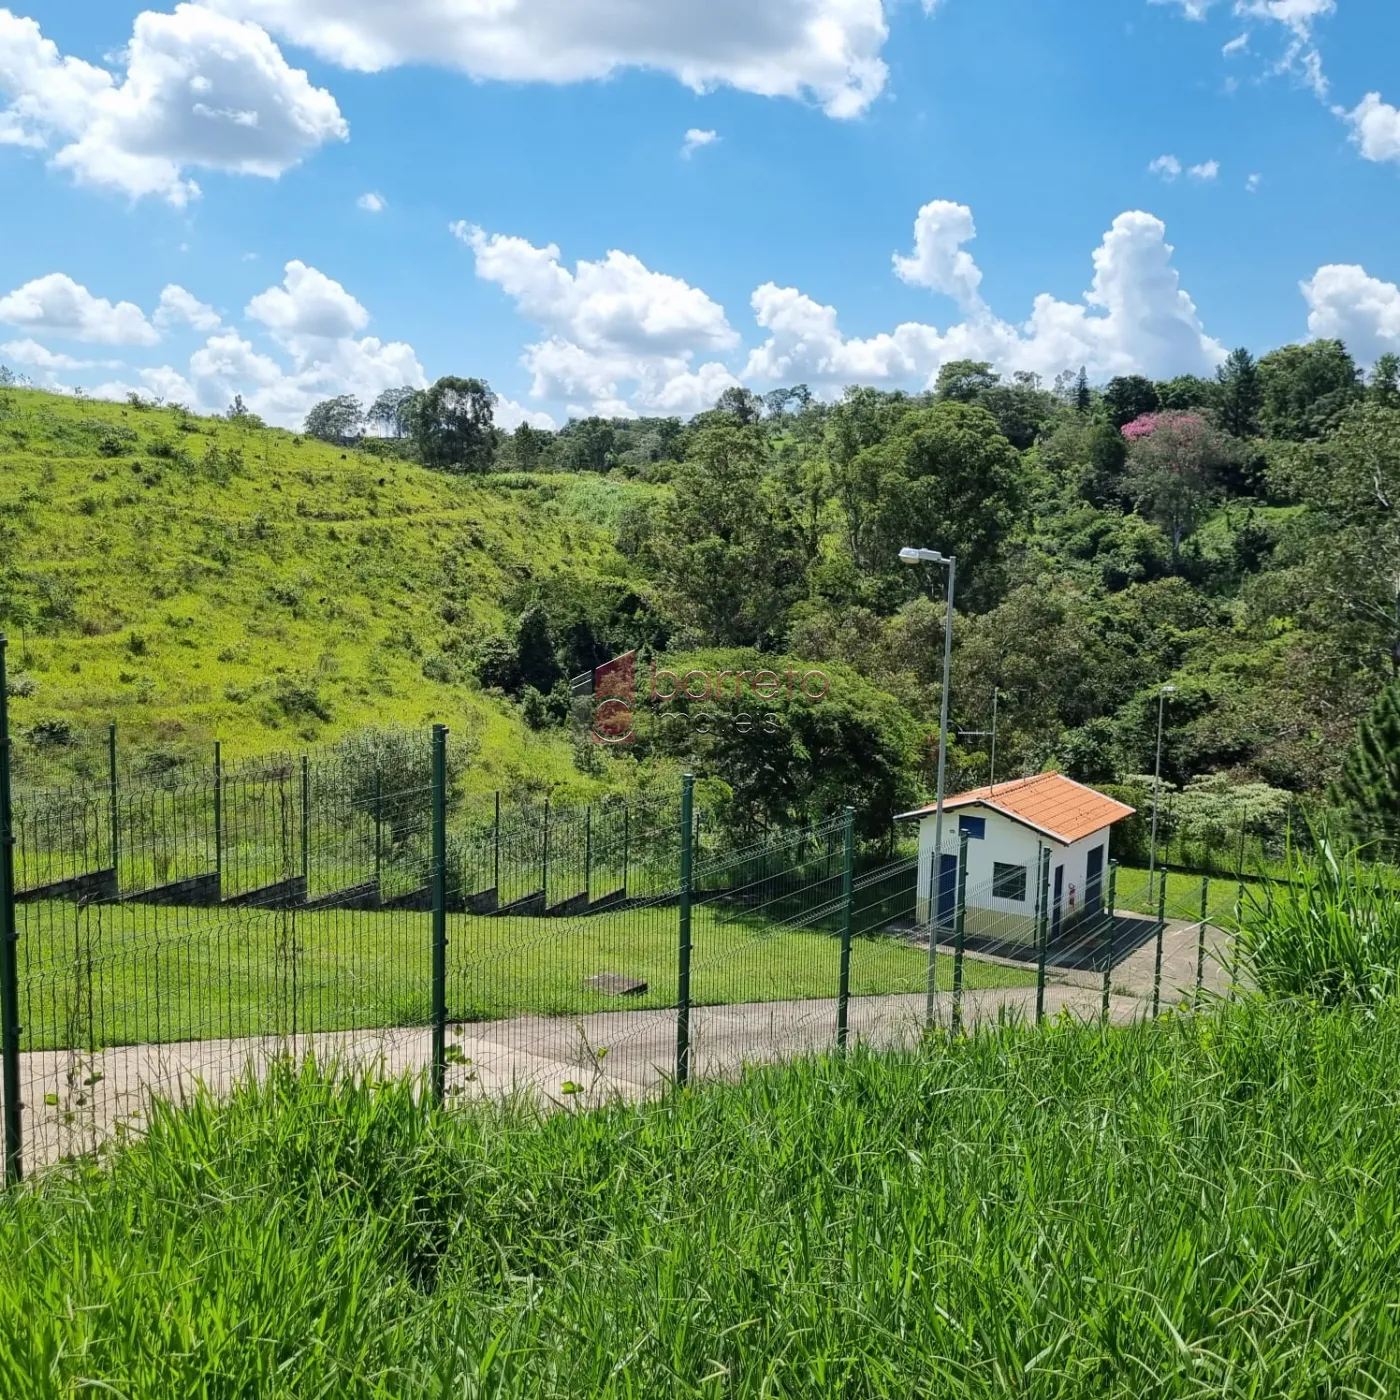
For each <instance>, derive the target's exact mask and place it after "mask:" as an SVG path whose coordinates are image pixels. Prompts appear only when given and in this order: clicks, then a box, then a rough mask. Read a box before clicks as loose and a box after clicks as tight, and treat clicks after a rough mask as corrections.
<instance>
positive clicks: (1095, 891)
mask: <svg viewBox="0 0 1400 1400" xmlns="http://www.w3.org/2000/svg"><path fill="white" fill-rule="evenodd" d="M1103 853H1104V848H1103V847H1102V846H1099V847H1097V848H1096V849H1094V850H1092V851H1090V852H1089V859H1088V861H1087V862H1086V865H1085V871H1084V917H1085V918H1086V919H1091V918H1093V916H1094V915H1095V914H1097V913H1098V912H1099V911H1100V910H1101V909H1102V908H1103Z"/></svg>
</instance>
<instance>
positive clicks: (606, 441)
mask: <svg viewBox="0 0 1400 1400" xmlns="http://www.w3.org/2000/svg"><path fill="white" fill-rule="evenodd" d="M559 447H560V452H561V454H562V457H563V461H562V465H563V466H565V467H566V468H567V469H568V470H569V471H575V472H605V471H608V470H609V469H610V468H611V467H612V465H613V463H614V462H615V460H616V452H617V430H616V429H615V428H614V427H613V425H612V424H611V423H610V422H609V421H608V420H607V419H606V418H596V417H595V418H576V419H571V420H570V421H569V422H568V423H566V424H565V425H564V427H563V428H562V429H561V430H560V433H559Z"/></svg>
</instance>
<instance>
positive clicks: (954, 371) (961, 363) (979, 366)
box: [933, 360, 1001, 403]
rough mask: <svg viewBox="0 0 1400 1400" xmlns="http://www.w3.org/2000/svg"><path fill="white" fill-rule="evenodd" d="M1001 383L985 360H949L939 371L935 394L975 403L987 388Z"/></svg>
mask: <svg viewBox="0 0 1400 1400" xmlns="http://www.w3.org/2000/svg"><path fill="white" fill-rule="evenodd" d="M1000 383H1001V375H999V374H995V373H993V371H992V367H991V365H990V364H988V363H987V362H986V361H985V360H949V361H948V363H947V364H945V365H944V366H942V368H940V369H939V371H938V378H937V380H935V381H934V386H933V395H934V397H935V398H936V399H940V400H941V399H951V400H952V401H953V402H954V403H975V402H976V401H977V397H978V395H979V394H981V393H982V392H983V391H984V390H986V389H993V388H995V387H996V386H997V385H998V384H1000Z"/></svg>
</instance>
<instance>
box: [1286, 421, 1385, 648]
mask: <svg viewBox="0 0 1400 1400" xmlns="http://www.w3.org/2000/svg"><path fill="white" fill-rule="evenodd" d="M1269 479H1270V482H1271V485H1272V486H1273V488H1274V490H1275V491H1277V492H1278V493H1279V494H1281V495H1284V496H1292V497H1293V498H1295V499H1297V500H1299V501H1301V502H1302V503H1303V504H1305V505H1306V506H1307V507H1308V512H1307V514H1306V515H1305V516H1304V517H1303V518H1302V519H1301V520H1300V521H1299V523H1298V529H1299V532H1300V533H1299V536H1298V538H1297V539H1296V542H1294V543H1293V544H1291V545H1290V551H1291V552H1292V553H1293V555H1294V556H1295V557H1296V558H1297V560H1298V562H1297V564H1296V565H1295V572H1296V573H1297V574H1298V575H1299V582H1298V585H1295V586H1294V588H1293V589H1292V590H1291V591H1292V592H1293V594H1294V598H1295V599H1296V602H1295V606H1299V605H1301V606H1307V605H1308V604H1309V603H1311V604H1312V605H1313V606H1314V607H1315V608H1316V610H1317V625H1318V627H1319V628H1320V629H1322V630H1325V632H1326V634H1327V636H1328V639H1329V642H1330V643H1331V644H1332V645H1333V646H1336V647H1338V648H1341V649H1343V650H1344V651H1345V652H1346V653H1348V654H1349V660H1350V663H1351V667H1352V669H1353V670H1361V669H1363V668H1364V669H1365V670H1366V671H1374V670H1375V669H1376V668H1377V667H1378V666H1380V665H1385V666H1388V668H1389V669H1390V671H1391V672H1392V674H1397V673H1400V408H1387V407H1386V406H1385V405H1383V404H1380V403H1375V402H1366V403H1362V404H1360V405H1358V406H1355V407H1353V408H1352V410H1351V411H1350V412H1349V413H1347V414H1346V416H1345V417H1344V418H1343V419H1342V420H1341V422H1340V424H1339V425H1338V427H1337V429H1336V431H1335V432H1334V433H1333V434H1332V435H1331V436H1330V437H1328V438H1327V439H1325V440H1324V441H1321V442H1304V443H1299V444H1297V445H1296V446H1293V445H1290V446H1287V447H1283V448H1281V449H1279V450H1278V451H1277V453H1276V454H1275V460H1274V462H1273V464H1272V465H1271V467H1270V472H1269Z"/></svg>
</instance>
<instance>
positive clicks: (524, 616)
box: [515, 603, 564, 695]
mask: <svg viewBox="0 0 1400 1400" xmlns="http://www.w3.org/2000/svg"><path fill="white" fill-rule="evenodd" d="M515 661H516V672H517V675H518V676H519V678H520V684H521V685H522V686H526V685H532V686H534V688H535V689H536V690H538V691H539V692H540V694H541V695H548V694H549V692H550V691H551V690H552V689H553V688H554V686H555V684H556V682H557V681H559V679H560V678H561V677H562V676H563V674H564V673H563V670H562V669H561V668H560V665H559V658H558V656H557V655H556V654H555V650H554V638H553V636H552V635H551V633H550V630H549V614H548V613H547V612H545V610H544V606H543V604H540V603H531V604H530V606H529V607H528V608H526V609H525V611H524V612H523V613H521V614H520V621H519V622H518V623H517V624H516V628H515Z"/></svg>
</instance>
